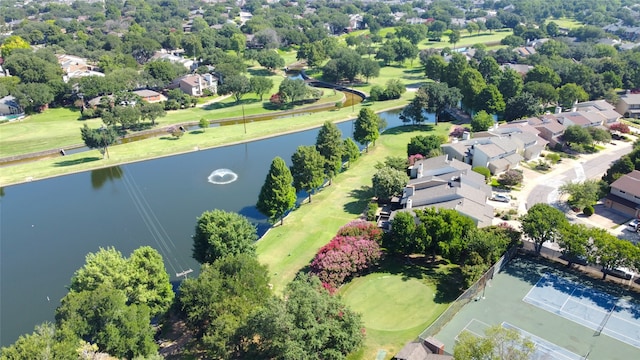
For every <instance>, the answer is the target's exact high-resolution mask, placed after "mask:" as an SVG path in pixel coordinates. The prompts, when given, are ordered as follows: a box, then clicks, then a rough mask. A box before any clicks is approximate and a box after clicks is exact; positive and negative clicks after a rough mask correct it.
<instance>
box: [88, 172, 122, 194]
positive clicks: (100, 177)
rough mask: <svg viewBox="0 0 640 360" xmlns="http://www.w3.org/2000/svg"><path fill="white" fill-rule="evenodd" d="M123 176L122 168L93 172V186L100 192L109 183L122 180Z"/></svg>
mask: <svg viewBox="0 0 640 360" xmlns="http://www.w3.org/2000/svg"><path fill="white" fill-rule="evenodd" d="M123 174H124V173H123V172H122V168H121V167H120V166H112V167H108V168H104V169H96V170H91V186H92V187H93V189H94V190H99V189H100V188H101V187H102V186H103V185H104V184H105V183H106V182H107V181H114V180H118V179H121V178H122V175H123Z"/></svg>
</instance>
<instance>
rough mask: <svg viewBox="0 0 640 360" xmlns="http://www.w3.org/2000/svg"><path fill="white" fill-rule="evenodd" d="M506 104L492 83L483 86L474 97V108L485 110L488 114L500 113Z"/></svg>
mask: <svg viewBox="0 0 640 360" xmlns="http://www.w3.org/2000/svg"><path fill="white" fill-rule="evenodd" d="M505 107H506V104H505V102H504V99H503V97H502V94H500V90H498V88H497V87H496V86H495V85H493V84H489V85H487V86H485V87H484V88H483V89H482V90H481V91H480V93H479V94H478V95H477V96H476V97H475V109H476V110H478V111H482V110H484V111H486V112H488V113H489V114H502V112H503V111H504V110H505Z"/></svg>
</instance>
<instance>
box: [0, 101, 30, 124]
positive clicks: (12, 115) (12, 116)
mask: <svg viewBox="0 0 640 360" xmlns="http://www.w3.org/2000/svg"><path fill="white" fill-rule="evenodd" d="M23 117H24V110H23V109H22V108H21V107H20V105H19V104H18V102H17V101H16V98H15V97H13V96H11V95H9V96H5V97H3V98H0V120H9V121H13V120H17V119H22V118H23Z"/></svg>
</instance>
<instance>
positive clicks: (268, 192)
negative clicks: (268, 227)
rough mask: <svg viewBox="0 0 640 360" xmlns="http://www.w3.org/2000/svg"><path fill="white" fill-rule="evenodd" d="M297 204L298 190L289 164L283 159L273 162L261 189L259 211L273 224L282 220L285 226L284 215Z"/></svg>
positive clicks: (281, 222)
mask: <svg viewBox="0 0 640 360" xmlns="http://www.w3.org/2000/svg"><path fill="white" fill-rule="evenodd" d="M295 203H296V189H295V187H293V176H292V175H291V171H290V170H289V168H288V167H287V164H286V163H285V162H284V160H282V158H281V157H276V158H275V159H273V161H272V162H271V168H270V169H269V173H268V174H267V177H266V179H265V181H264V184H263V185H262V188H261V189H260V195H259V196H258V203H257V204H256V207H257V208H258V211H260V212H261V213H263V214H264V215H266V216H268V217H269V220H270V221H271V222H275V221H277V220H278V219H279V220H280V225H282V224H283V221H284V219H283V218H284V215H285V214H286V213H287V212H288V211H289V210H291V209H292V208H293V206H294V205H295Z"/></svg>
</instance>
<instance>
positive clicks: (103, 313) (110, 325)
mask: <svg viewBox="0 0 640 360" xmlns="http://www.w3.org/2000/svg"><path fill="white" fill-rule="evenodd" d="M173 300H174V293H173V290H172V287H171V283H170V282H169V275H168V274H167V272H166V270H165V267H164V264H163V262H162V257H161V256H160V254H159V253H158V252H157V251H156V250H154V249H152V248H150V247H148V246H145V247H141V248H138V249H136V250H135V251H134V252H133V253H132V254H131V256H129V257H128V258H124V257H123V256H122V254H121V253H120V252H119V251H117V250H115V249H113V248H107V249H100V250H99V251H98V252H96V253H90V254H88V255H87V257H86V263H85V265H84V266H83V267H82V268H80V269H78V270H77V271H76V272H75V274H74V275H73V277H72V279H71V285H70V286H69V293H68V294H67V295H66V296H65V297H64V298H63V299H62V302H61V304H60V306H59V307H58V308H57V309H56V316H55V319H56V320H55V324H49V323H45V324H43V325H40V326H37V327H36V330H35V331H34V333H32V334H30V335H24V336H21V337H20V338H19V339H18V340H17V341H16V342H15V343H14V344H13V345H11V346H9V347H6V348H3V349H2V350H1V351H0V358H2V359H39V358H55V359H77V358H78V354H79V353H85V354H88V355H89V356H93V355H95V354H97V353H98V352H102V353H108V354H110V355H112V356H116V357H119V358H124V357H126V358H134V357H136V358H141V359H155V357H154V355H156V354H157V351H158V345H157V344H156V342H155V340H154V336H155V333H156V330H155V329H154V328H153V327H152V326H151V319H153V318H158V317H160V316H162V315H163V314H164V313H166V312H167V310H168V309H169V307H170V306H171V304H172V303H173Z"/></svg>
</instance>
